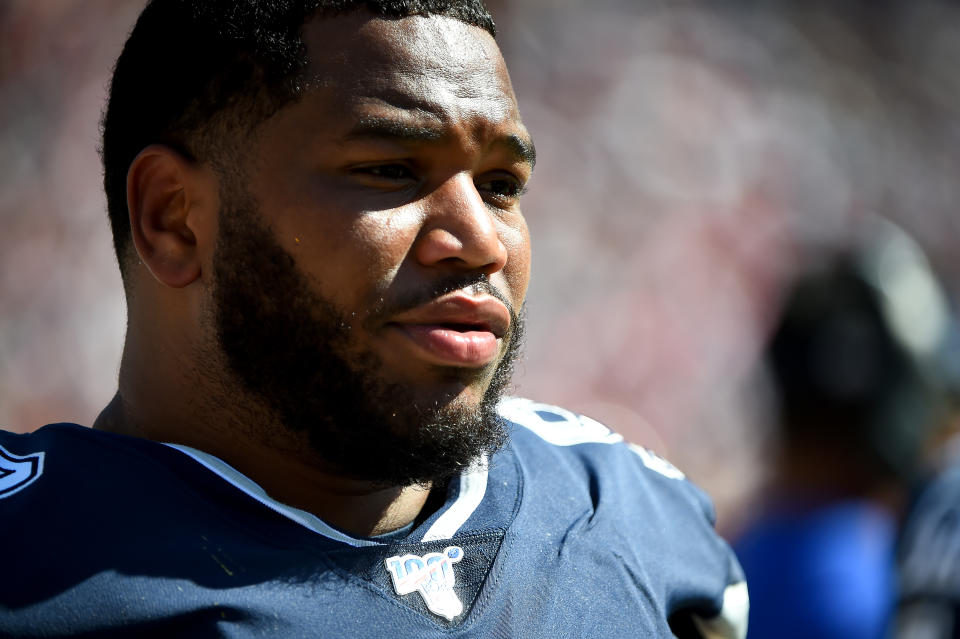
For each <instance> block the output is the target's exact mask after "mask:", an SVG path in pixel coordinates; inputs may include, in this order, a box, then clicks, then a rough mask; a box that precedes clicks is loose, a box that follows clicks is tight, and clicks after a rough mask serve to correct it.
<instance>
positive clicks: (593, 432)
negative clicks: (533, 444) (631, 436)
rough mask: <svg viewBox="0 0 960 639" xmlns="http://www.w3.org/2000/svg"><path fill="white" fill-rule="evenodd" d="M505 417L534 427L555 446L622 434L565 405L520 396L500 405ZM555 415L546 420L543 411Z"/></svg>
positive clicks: (608, 440) (613, 439)
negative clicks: (568, 408)
mask: <svg viewBox="0 0 960 639" xmlns="http://www.w3.org/2000/svg"><path fill="white" fill-rule="evenodd" d="M497 411H498V412H499V413H500V415H502V416H503V417H504V418H506V419H508V420H510V421H511V422H514V423H515V424H519V425H520V426H523V427H524V428H527V429H529V430H532V431H533V432H534V433H536V434H537V435H539V436H540V438H541V439H543V440H545V441H547V442H549V443H551V444H553V445H554V446H576V445H578V444H618V443H620V442H622V441H623V437H622V436H621V435H619V434H617V433H614V432H613V431H611V430H610V429H609V428H607V427H606V426H604V425H603V424H601V423H600V422H598V421H596V420H593V419H590V418H589V417H585V416H583V415H577V414H576V413H573V412H570V411H568V410H567V409H565V408H560V407H559V406H551V405H549V404H541V403H538V402H534V401H532V400H529V399H524V398H521V397H510V398H507V399H504V400H503V401H501V402H500V404H499V405H498V406H497ZM541 412H544V413H549V414H552V415H556V416H557V417H558V418H559V419H558V420H557V421H547V420H546V419H544V418H543V417H542V416H541V415H540V413H541Z"/></svg>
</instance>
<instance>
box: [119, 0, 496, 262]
mask: <svg viewBox="0 0 960 639" xmlns="http://www.w3.org/2000/svg"><path fill="white" fill-rule="evenodd" d="M356 11H367V12H370V13H371V14H373V15H375V16H379V17H384V18H403V17H407V16H412V15H443V16H448V17H451V18H455V19H458V20H460V21H462V22H465V23H467V24H470V25H473V26H477V27H480V28H482V29H484V30H486V31H487V32H488V33H490V34H491V35H496V27H495V25H494V22H493V19H492V18H491V16H490V13H489V12H488V11H487V9H486V8H485V7H484V6H483V3H482V0H151V1H150V2H149V3H148V4H147V6H146V8H145V9H144V10H143V13H141V14H140V17H139V19H138V20H137V23H136V25H135V26H134V28H133V31H132V32H131V33H130V36H129V38H128V39H127V42H126V44H125V45H124V47H123V51H122V53H121V54H120V57H119V58H118V60H117V63H116V66H115V67H114V70H113V79H112V81H111V83H110V95H109V99H108V102H107V107H106V109H105V111H104V114H103V118H102V122H101V130H102V136H103V137H102V146H101V149H100V152H101V159H102V161H103V182H104V190H105V192H106V196H107V211H108V214H109V217H110V226H111V229H112V231H113V243H114V248H115V249H116V252H117V258H118V260H119V262H120V271H121V274H123V275H124V276H125V265H124V262H125V255H126V254H127V252H128V250H129V248H130V246H131V243H132V240H131V235H130V223H129V214H128V211H127V171H128V169H129V167H130V164H131V162H133V160H134V158H135V157H136V156H137V154H138V153H140V151H142V150H143V149H144V148H146V147H147V146H149V145H151V144H166V145H168V146H170V147H172V148H175V149H177V150H178V151H179V152H181V153H183V154H184V155H185V156H186V157H189V158H191V159H204V160H205V159H209V158H207V157H203V156H204V155H205V154H208V153H209V152H210V151H212V150H213V149H216V148H217V145H218V143H219V140H218V138H221V137H222V136H223V134H224V133H230V132H242V131H251V130H253V129H254V128H255V127H256V126H257V125H258V124H260V123H261V122H263V121H264V120H266V119H267V118H268V117H270V116H271V115H273V114H274V113H276V112H277V111H279V110H280V109H281V108H283V107H284V106H286V105H288V104H290V103H291V102H294V101H295V100H297V98H298V97H299V96H300V94H301V91H302V88H301V87H302V83H300V82H299V79H300V76H301V74H302V73H303V71H304V70H305V69H306V67H307V65H308V58H307V51H306V45H305V44H304V43H303V40H302V38H301V33H302V28H303V26H304V24H305V23H306V22H307V21H308V20H310V19H311V18H313V17H315V16H317V15H337V14H343V13H350V12H356ZM231 127H232V129H231Z"/></svg>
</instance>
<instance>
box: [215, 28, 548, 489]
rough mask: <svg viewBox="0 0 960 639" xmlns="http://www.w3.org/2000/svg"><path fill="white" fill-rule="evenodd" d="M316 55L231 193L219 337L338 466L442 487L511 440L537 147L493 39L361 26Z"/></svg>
mask: <svg viewBox="0 0 960 639" xmlns="http://www.w3.org/2000/svg"><path fill="white" fill-rule="evenodd" d="M304 38H305V41H306V43H307V46H308V51H309V53H310V58H311V67H310V70H309V72H308V74H307V75H308V77H307V78H306V80H305V82H306V85H307V90H306V92H305V97H304V98H303V99H301V100H300V101H298V102H297V103H295V104H294V105H292V106H290V107H287V108H285V109H283V110H281V111H280V112H279V113H277V114H276V115H275V116H274V117H272V118H271V119H269V120H268V121H267V122H266V123H264V124H263V125H261V127H260V129H259V130H258V131H257V142H256V144H255V145H254V147H253V148H252V149H251V154H252V156H251V157H250V158H244V159H243V162H242V163H243V165H244V168H245V170H244V173H245V174H246V177H247V178H249V185H248V186H247V187H246V188H245V187H244V186H242V185H240V184H227V185H226V188H225V189H224V192H223V205H222V208H221V215H220V218H221V219H220V231H219V238H218V244H217V247H216V254H215V258H214V266H215V279H216V286H215V300H214V306H215V307H216V315H217V317H216V324H217V330H218V337H219V339H220V342H221V345H222V348H223V350H224V352H225V354H226V355H227V359H228V361H229V363H230V366H231V368H232V369H233V371H234V373H235V374H236V375H237V376H238V377H239V378H240V380H241V381H242V382H243V383H244V385H245V386H246V388H247V389H248V390H250V391H253V392H254V393H255V394H257V395H259V396H260V397H261V398H262V399H264V400H265V401H266V402H267V404H268V405H269V406H270V407H271V408H272V409H273V410H275V411H276V413H277V414H278V415H279V417H280V419H281V421H283V422H284V423H285V424H286V425H287V426H288V427H290V428H292V429H294V430H299V431H305V432H307V433H308V434H309V435H310V437H311V442H312V444H313V448H314V449H315V451H316V452H317V453H318V454H319V456H320V458H321V459H323V460H324V461H325V462H326V463H328V464H330V465H331V466H333V467H334V468H335V469H337V470H338V471H340V472H348V473H352V474H355V475H356V476H359V477H367V478H370V479H377V480H381V481H385V482H389V483H404V482H407V483H408V482H411V481H426V480H430V479H433V478H436V477H439V476H443V475H444V474H449V473H451V472H455V471H456V470H457V469H459V468H460V467H462V466H463V464H465V463H467V462H468V461H469V459H470V458H472V457H473V456H475V455H476V454H478V453H480V452H484V451H489V450H491V449H493V448H495V446H496V445H497V444H498V443H499V442H500V441H501V440H502V430H501V427H500V425H499V423H498V422H497V420H496V419H495V417H494V413H493V406H494V405H495V403H496V400H497V398H498V397H499V394H500V393H501V392H502V390H503V388H504V386H505V385H506V383H507V381H508V379H509V373H510V370H511V368H510V364H511V360H512V358H513V356H514V355H515V354H516V347H517V344H518V340H519V332H520V326H519V321H518V318H519V317H520V311H521V307H522V304H523V300H524V296H525V294H526V289H527V284H528V281H529V267H530V256H529V237H528V233H527V227H526V223H525V222H524V219H523V216H522V214H521V213H520V208H519V201H518V200H519V194H520V192H521V190H522V188H523V186H524V184H525V183H526V182H527V180H528V179H529V177H530V173H531V170H532V160H533V158H532V154H533V147H532V143H531V142H530V139H529V135H528V134H527V132H526V129H525V128H524V127H523V125H522V124H521V123H520V117H519V113H518V110H517V105H516V101H515V98H514V95H513V91H512V88H511V86H510V82H509V78H508V76H507V72H506V67H505V65H504V63H503V59H502V57H501V56H500V53H499V50H498V49H497V47H496V45H495V44H494V41H493V39H492V38H491V37H490V36H489V35H488V34H487V33H485V32H484V31H482V30H481V29H479V28H476V27H472V26H469V25H466V24H464V23H461V22H459V21H457V20H454V19H450V18H443V17H430V18H425V17H411V18H405V19H400V20H382V19H371V18H369V16H364V15H362V14H361V15H346V16H338V17H334V18H322V19H318V20H314V21H312V22H310V23H308V24H307V26H306V27H305V29H304ZM227 182H230V180H227ZM428 458H429V459H428Z"/></svg>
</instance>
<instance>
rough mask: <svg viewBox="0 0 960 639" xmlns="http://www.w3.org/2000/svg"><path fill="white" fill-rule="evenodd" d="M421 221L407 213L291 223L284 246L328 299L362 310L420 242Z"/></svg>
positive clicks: (322, 218) (343, 305) (349, 308)
mask: <svg viewBox="0 0 960 639" xmlns="http://www.w3.org/2000/svg"><path fill="white" fill-rule="evenodd" d="M300 219H301V220H302V219H303V218H300ZM417 219H418V217H417V216H416V215H415V214H410V213H406V212H403V211H390V212H387V211H376V212H369V213H354V214H352V215H350V216H340V215H336V214H335V213H334V214H330V213H327V214H324V216H323V217H320V216H314V217H313V219H312V221H311V222H309V223H307V222H303V221H301V222H299V223H297V222H294V223H290V224H288V225H287V229H286V232H285V235H286V237H285V238H283V240H282V241H283V244H284V246H285V247H286V248H287V249H288V250H289V251H290V252H291V254H292V255H293V256H294V258H295V259H296V261H297V263H298V265H299V266H300V268H301V269H302V270H303V271H304V272H305V273H307V274H308V275H309V276H310V277H311V279H313V280H314V282H315V283H316V284H317V286H319V287H320V290H321V293H322V294H323V295H324V296H325V297H327V298H328V299H330V300H331V301H333V302H334V303H336V304H337V305H338V306H340V307H341V308H343V309H344V310H347V311H351V312H352V311H360V310H362V309H363V308H364V307H365V306H366V305H369V304H370V303H371V301H376V300H377V299H379V297H380V296H382V295H383V292H384V291H385V290H386V289H387V288H388V286H389V285H390V282H391V281H392V280H393V278H394V277H395V276H396V273H397V271H398V270H399V268H400V265H401V264H402V263H403V261H404V259H405V257H406V255H407V254H408V253H409V251H410V247H411V245H412V243H413V241H414V239H415V237H416V228H417V226H416V220H417Z"/></svg>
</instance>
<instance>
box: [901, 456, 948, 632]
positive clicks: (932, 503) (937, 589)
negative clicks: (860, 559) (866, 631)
mask: <svg viewBox="0 0 960 639" xmlns="http://www.w3.org/2000/svg"><path fill="white" fill-rule="evenodd" d="M898 554H899V557H898V564H899V569H900V603H899V606H898V610H897V622H896V628H895V632H894V636H895V637H896V639H912V638H913V637H922V638H924V639H960V465H955V466H953V467H952V468H950V469H948V470H947V471H946V472H944V473H943V474H942V475H941V476H940V477H938V478H937V479H936V481H934V482H933V483H932V484H930V486H928V487H927V488H926V490H924V492H923V494H922V495H921V497H920V499H919V500H918V502H917V504H916V506H915V507H914V509H913V512H912V513H911V514H910V516H909V517H908V519H907V522H906V524H905V525H904V528H903V533H902V535H901V539H900V550H899V553H898Z"/></svg>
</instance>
